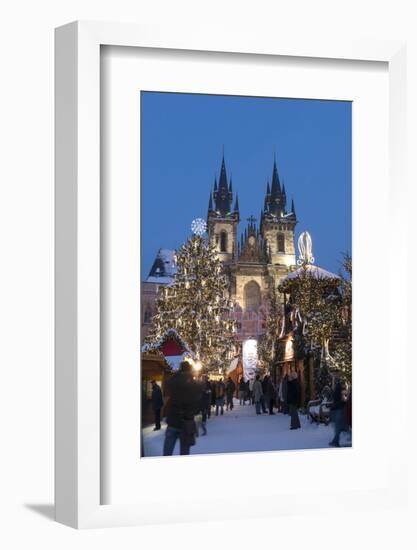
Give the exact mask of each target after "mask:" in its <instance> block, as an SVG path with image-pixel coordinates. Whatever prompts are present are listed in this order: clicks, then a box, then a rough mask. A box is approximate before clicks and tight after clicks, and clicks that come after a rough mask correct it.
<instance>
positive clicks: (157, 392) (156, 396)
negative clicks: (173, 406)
mask: <svg viewBox="0 0 417 550" xmlns="http://www.w3.org/2000/svg"><path fill="white" fill-rule="evenodd" d="M151 384H152V398H151V400H152V409H153V412H154V416H155V427H154V429H153V431H154V432H156V431H157V430H160V429H161V409H162V407H163V406H164V400H163V398H162V391H161V388H160V387H159V385H158V384H157V383H156V380H152V381H151Z"/></svg>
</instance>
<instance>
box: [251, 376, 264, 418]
mask: <svg viewBox="0 0 417 550" xmlns="http://www.w3.org/2000/svg"><path fill="white" fill-rule="evenodd" d="M259 378H260V376H259V374H257V375H256V377H255V382H254V383H253V399H254V401H255V409H256V414H261V400H262V398H263V390H262V382H261V381H260V379H259Z"/></svg>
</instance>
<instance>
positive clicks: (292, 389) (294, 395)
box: [287, 370, 301, 430]
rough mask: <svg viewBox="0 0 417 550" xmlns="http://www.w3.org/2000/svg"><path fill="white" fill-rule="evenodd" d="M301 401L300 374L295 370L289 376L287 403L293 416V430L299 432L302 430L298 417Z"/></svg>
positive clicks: (291, 427)
mask: <svg viewBox="0 0 417 550" xmlns="http://www.w3.org/2000/svg"><path fill="white" fill-rule="evenodd" d="M299 401H300V385H299V382H298V374H297V372H296V371H295V370H294V371H292V372H291V373H290V374H289V375H288V382H287V403H288V406H289V413H290V415H291V426H290V429H291V430H298V429H299V428H301V424H300V418H299V416H298V405H299Z"/></svg>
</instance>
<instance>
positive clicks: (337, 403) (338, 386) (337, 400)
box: [329, 376, 346, 447]
mask: <svg viewBox="0 0 417 550" xmlns="http://www.w3.org/2000/svg"><path fill="white" fill-rule="evenodd" d="M335 382H336V383H335V387H334V391H333V403H332V405H331V406H330V410H331V415H332V418H333V422H334V436H333V439H332V440H331V441H330V442H329V445H330V446H331V447H340V443H339V439H340V434H341V433H342V432H343V431H344V430H345V429H346V424H345V407H346V401H345V396H344V389H345V387H344V384H343V382H342V380H341V378H340V377H339V376H337V377H336V379H335Z"/></svg>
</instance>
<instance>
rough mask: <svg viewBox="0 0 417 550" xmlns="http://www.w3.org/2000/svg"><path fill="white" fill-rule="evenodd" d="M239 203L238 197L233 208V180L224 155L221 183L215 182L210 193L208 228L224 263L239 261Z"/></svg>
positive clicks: (211, 240) (211, 239)
mask: <svg viewBox="0 0 417 550" xmlns="http://www.w3.org/2000/svg"><path fill="white" fill-rule="evenodd" d="M239 219H240V218H239V201H238V198H237V195H236V198H235V202H234V206H233V188H232V179H231V178H230V181H229V182H228V180H227V174H226V163H225V161H224V154H223V158H222V163H221V167H220V176H219V183H218V185H217V179H216V178H215V180H214V188H213V192H211V193H210V198H209V204H208V212H207V227H208V234H209V239H210V242H211V243H213V244H215V246H216V248H217V251H218V254H219V258H220V259H221V261H222V262H224V263H226V264H230V263H232V262H234V261H236V259H237V226H238V224H239Z"/></svg>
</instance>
